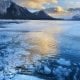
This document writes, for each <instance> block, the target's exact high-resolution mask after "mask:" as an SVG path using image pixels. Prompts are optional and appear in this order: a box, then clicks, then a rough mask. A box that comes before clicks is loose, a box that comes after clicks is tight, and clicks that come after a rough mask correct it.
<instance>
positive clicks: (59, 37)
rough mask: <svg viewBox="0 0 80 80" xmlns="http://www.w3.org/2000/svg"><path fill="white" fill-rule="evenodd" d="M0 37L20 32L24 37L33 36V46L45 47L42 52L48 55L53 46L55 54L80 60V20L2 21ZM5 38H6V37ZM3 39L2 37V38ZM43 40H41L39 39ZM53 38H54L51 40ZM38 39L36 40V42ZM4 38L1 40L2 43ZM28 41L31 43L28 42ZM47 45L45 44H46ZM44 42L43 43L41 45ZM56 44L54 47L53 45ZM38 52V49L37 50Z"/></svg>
mask: <svg viewBox="0 0 80 80" xmlns="http://www.w3.org/2000/svg"><path fill="white" fill-rule="evenodd" d="M0 23H2V24H1V25H0V37H1V35H4V37H3V40H4V41H6V39H8V38H7V36H8V37H9V38H10V36H11V35H12V36H13V37H15V35H17V34H19V35H21V37H22V39H23V38H27V37H30V38H31V37H32V38H33V41H34V42H31V43H33V46H35V45H37V46H39V47H43V49H41V50H42V51H41V52H42V53H43V54H45V55H47V53H48V54H49V52H47V51H51V50H52V49H51V48H53V49H54V51H56V52H55V53H54V51H53V55H54V54H55V55H56V56H61V57H65V58H67V59H72V60H74V61H75V60H77V61H80V45H79V44H80V21H5V20H4V21H1V22H0ZM4 38H5V39H4ZM0 39H1V38H0ZM38 39H39V40H41V41H40V42H39V40H38ZM51 39H53V40H51ZM35 41H36V42H35ZM1 42H2V40H0V43H1ZM26 43H30V42H27V40H26ZM43 43H44V44H45V45H44V44H43ZM40 44H42V45H40ZM53 46H54V47H53ZM35 51H36V52H37V50H35ZM51 53H52V52H51Z"/></svg>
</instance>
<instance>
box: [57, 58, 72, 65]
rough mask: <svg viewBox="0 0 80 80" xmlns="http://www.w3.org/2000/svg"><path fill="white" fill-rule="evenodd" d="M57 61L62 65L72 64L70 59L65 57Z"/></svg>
mask: <svg viewBox="0 0 80 80" xmlns="http://www.w3.org/2000/svg"><path fill="white" fill-rule="evenodd" d="M57 63H58V64H60V65H66V66H70V65H71V62H70V61H67V60H65V59H63V58H60V59H58V60H57Z"/></svg>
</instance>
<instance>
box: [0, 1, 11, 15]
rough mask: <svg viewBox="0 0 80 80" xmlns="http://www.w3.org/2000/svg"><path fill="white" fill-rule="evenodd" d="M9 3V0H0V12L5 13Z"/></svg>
mask: <svg viewBox="0 0 80 80" xmlns="http://www.w3.org/2000/svg"><path fill="white" fill-rule="evenodd" d="M10 5H11V0H0V14H5V13H6V11H7V8H8V7H10Z"/></svg>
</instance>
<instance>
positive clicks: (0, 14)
mask: <svg viewBox="0 0 80 80" xmlns="http://www.w3.org/2000/svg"><path fill="white" fill-rule="evenodd" d="M68 11H69V12H72V13H73V12H76V11H80V8H77V9H73V8H70V9H69V10H68ZM46 12H48V13H49V12H51V13H55V8H49V9H45V10H41V11H37V12H34V13H31V12H30V11H29V10H28V9H27V8H25V7H21V6H19V5H17V4H16V3H14V2H12V1H11V0H6V1H5V0H1V1H0V19H25V20H65V18H64V17H63V18H56V16H54V17H52V16H49V15H48V14H47V13H46ZM66 17H67V16H66ZM68 20H80V15H79V14H74V15H72V17H70V18H69V19H68Z"/></svg>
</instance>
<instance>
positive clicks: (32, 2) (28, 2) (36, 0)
mask: <svg viewBox="0 0 80 80" xmlns="http://www.w3.org/2000/svg"><path fill="white" fill-rule="evenodd" d="M13 1H16V2H17V3H19V4H20V5H22V6H26V7H28V8H35V9H42V8H45V6H44V4H50V3H51V4H52V3H57V2H58V1H57V0H13Z"/></svg>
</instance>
